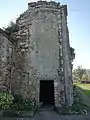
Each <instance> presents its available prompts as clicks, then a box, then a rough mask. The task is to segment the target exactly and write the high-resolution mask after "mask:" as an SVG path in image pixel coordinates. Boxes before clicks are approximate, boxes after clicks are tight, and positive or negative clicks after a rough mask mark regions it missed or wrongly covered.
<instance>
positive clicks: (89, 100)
mask: <svg viewBox="0 0 90 120" xmlns="http://www.w3.org/2000/svg"><path fill="white" fill-rule="evenodd" d="M75 86H76V87H77V90H78V92H79V94H80V97H81V99H82V101H83V102H84V103H85V104H86V105H88V106H89V107H90V84H80V83H75Z"/></svg>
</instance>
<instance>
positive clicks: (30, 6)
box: [28, 1, 67, 16]
mask: <svg viewBox="0 0 90 120" xmlns="http://www.w3.org/2000/svg"><path fill="white" fill-rule="evenodd" d="M37 8H52V9H58V10H59V9H63V10H64V12H65V14H66V16H67V5H60V2H55V1H50V2H47V1H37V2H30V3H28V9H31V10H33V9H37Z"/></svg>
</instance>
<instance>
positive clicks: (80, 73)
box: [73, 66, 86, 82]
mask: <svg viewBox="0 0 90 120" xmlns="http://www.w3.org/2000/svg"><path fill="white" fill-rule="evenodd" d="M73 76H74V78H75V79H76V80H77V81H78V82H81V81H82V80H83V77H84V76H86V69H84V68H82V66H78V67H77V69H75V70H73Z"/></svg>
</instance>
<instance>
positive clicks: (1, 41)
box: [0, 29, 10, 92]
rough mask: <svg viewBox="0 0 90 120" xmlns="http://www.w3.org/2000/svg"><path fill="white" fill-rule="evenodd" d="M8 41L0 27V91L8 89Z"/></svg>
mask: <svg viewBox="0 0 90 120" xmlns="http://www.w3.org/2000/svg"><path fill="white" fill-rule="evenodd" d="M9 67H10V66H9V41H8V38H7V36H6V34H5V32H4V31H3V30H2V29H0V91H7V92H8V89H9V75H10V73H9Z"/></svg>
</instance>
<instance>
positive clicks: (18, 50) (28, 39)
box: [11, 1, 73, 107]
mask: <svg viewBox="0 0 90 120" xmlns="http://www.w3.org/2000/svg"><path fill="white" fill-rule="evenodd" d="M17 24H18V26H19V31H18V33H16V38H17V39H16V41H15V42H14V43H13V44H12V46H13V47H12V48H13V50H12V62H11V63H12V64H11V91H12V93H13V94H20V95H22V97H23V99H27V98H30V99H31V98H32V99H35V100H36V102H37V104H39V103H40V102H42V103H43V104H53V105H55V106H56V107H61V106H63V105H66V106H71V105H72V103H73V87H72V53H71V51H70V49H71V48H70V44H69V32H68V26H67V6H66V5H62V6H61V5H60V3H56V2H53V1H51V2H47V1H38V2H32V3H29V4H28V10H27V11H26V12H24V13H23V14H21V15H20V17H19V18H18V19H17Z"/></svg>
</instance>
